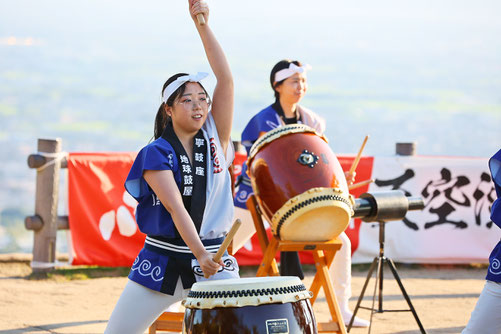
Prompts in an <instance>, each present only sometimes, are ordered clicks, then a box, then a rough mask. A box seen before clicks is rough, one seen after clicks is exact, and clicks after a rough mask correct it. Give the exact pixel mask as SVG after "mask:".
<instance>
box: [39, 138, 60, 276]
mask: <svg viewBox="0 0 501 334" xmlns="http://www.w3.org/2000/svg"><path fill="white" fill-rule="evenodd" d="M38 152H40V153H41V154H42V155H43V154H44V153H47V156H46V161H47V162H51V161H52V160H54V159H55V162H54V163H49V164H47V165H46V166H45V167H43V166H42V167H40V168H39V169H37V178H36V194H35V215H36V216H38V217H40V219H41V220H42V226H41V228H40V229H38V230H35V232H34V242H33V262H32V268H33V272H46V271H49V270H51V269H54V265H51V264H54V263H55V261H56V235H57V227H58V216H57V203H58V196H59V171H60V170H61V161H60V159H59V158H57V156H56V155H55V154H57V153H60V152H61V139H59V138H57V139H39V140H38Z"/></svg>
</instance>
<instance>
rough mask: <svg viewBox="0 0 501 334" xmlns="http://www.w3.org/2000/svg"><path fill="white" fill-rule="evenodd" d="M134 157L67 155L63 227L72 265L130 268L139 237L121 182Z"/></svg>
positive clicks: (132, 205)
mask: <svg viewBox="0 0 501 334" xmlns="http://www.w3.org/2000/svg"><path fill="white" fill-rule="evenodd" d="M135 156H136V153H71V154H70V155H69V157H68V202H69V207H68V209H69V214H68V216H69V224H70V231H71V240H72V247H73V262H72V263H73V264H75V265H77V264H87V265H100V266H111V267H115V266H131V265H132V262H133V261H134V258H135V257H136V255H137V253H139V251H140V250H141V248H142V247H143V243H144V238H145V235H144V234H143V233H141V232H139V230H138V229H137V225H136V223H135V220H134V210H135V207H136V205H137V203H136V201H135V200H134V199H133V198H132V197H130V195H129V194H128V193H127V192H126V191H125V188H124V182H125V179H126V178H127V174H128V173H129V169H130V167H131V166H132V162H133V161H134V158H135Z"/></svg>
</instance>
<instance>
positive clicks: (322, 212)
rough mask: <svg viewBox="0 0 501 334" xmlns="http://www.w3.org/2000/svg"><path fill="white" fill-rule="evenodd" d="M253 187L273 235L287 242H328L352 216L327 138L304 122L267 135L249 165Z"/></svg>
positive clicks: (350, 201) (256, 146) (253, 151)
mask: <svg viewBox="0 0 501 334" xmlns="http://www.w3.org/2000/svg"><path fill="white" fill-rule="evenodd" d="M247 166H249V169H248V174H249V177H250V179H251V183H252V188H253V190H254V194H255V196H256V198H257V202H258V204H259V207H260V209H261V211H262V213H263V214H264V215H265V216H266V218H267V219H268V221H269V222H270V223H271V229H272V232H273V234H274V235H275V236H276V237H277V238H279V239H281V240H288V241H328V240H332V239H334V238H335V237H337V236H338V235H339V234H341V233H342V232H343V231H344V230H345V229H346V227H347V226H348V224H349V221H350V218H351V216H352V215H353V205H354V199H353V197H352V196H350V194H349V191H348V185H347V183H346V178H345V176H344V172H343V169H342V168H341V165H340V163H339V161H338V159H337V157H336V155H335V154H334V153H333V152H332V150H331V148H330V147H329V145H328V144H327V139H326V138H325V137H324V136H322V135H319V134H318V133H317V132H316V131H315V130H314V129H312V128H310V127H308V126H306V125H304V124H292V125H286V126H283V127H280V128H276V129H274V130H272V131H269V132H267V133H266V134H264V135H263V136H262V137H260V138H259V139H258V140H257V141H256V142H255V143H254V145H253V146H252V148H251V150H250V152H249V159H248V161H247Z"/></svg>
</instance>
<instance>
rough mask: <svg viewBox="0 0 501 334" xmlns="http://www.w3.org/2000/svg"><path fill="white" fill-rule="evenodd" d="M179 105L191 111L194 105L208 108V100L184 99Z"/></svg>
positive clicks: (203, 98)
mask: <svg viewBox="0 0 501 334" xmlns="http://www.w3.org/2000/svg"><path fill="white" fill-rule="evenodd" d="M178 103H179V104H182V105H183V106H184V108H185V109H193V107H194V106H195V104H198V105H200V106H201V107H208V106H209V105H210V99H208V98H207V97H205V96H204V97H199V98H198V99H190V98H186V99H184V100H182V101H179V102H178Z"/></svg>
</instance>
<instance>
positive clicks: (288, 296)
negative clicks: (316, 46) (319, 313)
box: [183, 276, 317, 334]
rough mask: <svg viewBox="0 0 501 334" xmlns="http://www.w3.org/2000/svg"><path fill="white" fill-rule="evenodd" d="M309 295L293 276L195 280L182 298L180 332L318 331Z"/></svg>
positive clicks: (277, 333)
mask: <svg viewBox="0 0 501 334" xmlns="http://www.w3.org/2000/svg"><path fill="white" fill-rule="evenodd" d="M310 297H311V294H310V292H309V291H306V288H305V286H304V285H303V283H301V280H300V279H299V278H298V277H292V276H282V277H276V276H275V277H251V278H241V279H225V280H218V281H205V282H198V283H195V284H193V286H192V288H191V291H190V293H189V295H188V298H187V299H186V300H185V301H184V306H185V307H186V311H185V313H184V320H183V333H186V334H223V333H224V334H241V333H266V334H289V333H290V334H293V333H301V334H303V333H305V334H313V333H317V325H316V321H315V316H314V315H313V311H312V308H311V304H310V301H309V300H308V299H309V298H310Z"/></svg>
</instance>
